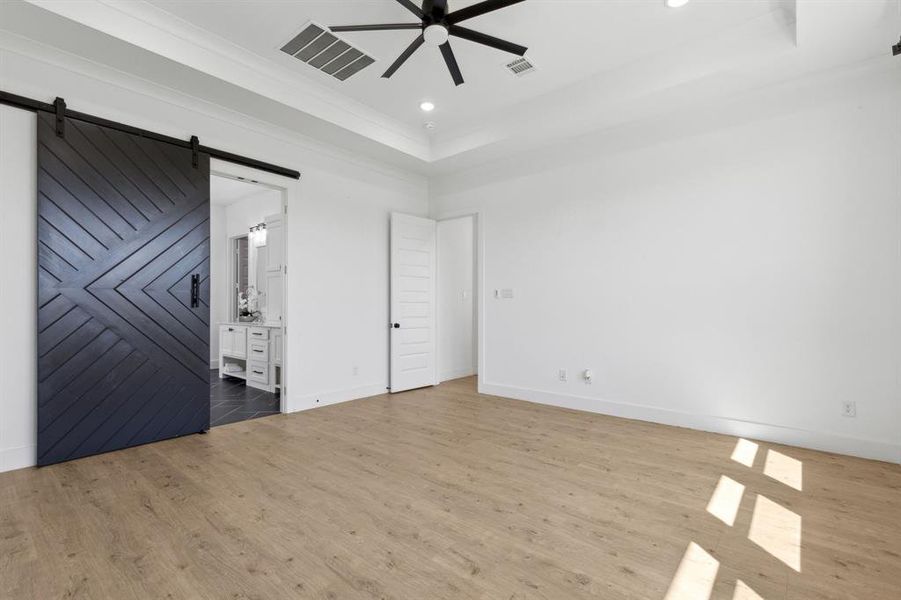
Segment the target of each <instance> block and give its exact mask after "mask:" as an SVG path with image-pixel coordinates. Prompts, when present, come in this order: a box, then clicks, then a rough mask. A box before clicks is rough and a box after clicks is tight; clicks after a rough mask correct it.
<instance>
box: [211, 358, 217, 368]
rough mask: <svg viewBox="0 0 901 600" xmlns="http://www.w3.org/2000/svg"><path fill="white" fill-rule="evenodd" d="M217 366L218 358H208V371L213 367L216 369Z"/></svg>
mask: <svg viewBox="0 0 901 600" xmlns="http://www.w3.org/2000/svg"><path fill="white" fill-rule="evenodd" d="M218 368H219V359H218V358H211V359H210V371H212V370H214V369H218Z"/></svg>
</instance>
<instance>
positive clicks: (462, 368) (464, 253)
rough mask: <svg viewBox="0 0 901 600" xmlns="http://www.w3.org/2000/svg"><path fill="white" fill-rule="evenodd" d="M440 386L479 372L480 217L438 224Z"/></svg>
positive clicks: (460, 218) (474, 216) (445, 220)
mask: <svg viewBox="0 0 901 600" xmlns="http://www.w3.org/2000/svg"><path fill="white" fill-rule="evenodd" d="M437 232H438V233H437V245H438V260H437V263H438V273H437V280H438V284H437V320H438V383H441V382H443V381H448V380H452V379H460V378H463V377H472V376H475V375H477V374H478V370H479V366H478V365H479V323H478V302H477V299H478V297H479V289H478V255H479V253H478V231H477V217H476V215H465V216H461V217H454V218H451V219H444V220H440V221H438V222H437Z"/></svg>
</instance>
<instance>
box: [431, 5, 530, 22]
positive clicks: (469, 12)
mask: <svg viewBox="0 0 901 600" xmlns="http://www.w3.org/2000/svg"><path fill="white" fill-rule="evenodd" d="M520 2H525V0H485V1H484V2H479V3H478V4H473V5H472V6H467V7H466V8H461V9H460V10H455V11H454V12H452V13H451V14H449V15H447V22H448V23H449V24H451V25H453V24H454V23H459V22H460V21H465V20H466V19H471V18H473V17H478V16H480V15H484V14H485V13H490V12H494V11H496V10H500V9H502V8H507V7H508V6H512V5H514V4H519V3H520Z"/></svg>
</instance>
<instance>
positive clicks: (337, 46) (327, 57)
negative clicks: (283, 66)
mask: <svg viewBox="0 0 901 600" xmlns="http://www.w3.org/2000/svg"><path fill="white" fill-rule="evenodd" d="M281 50H282V52H284V53H285V54H290V55H291V56H293V57H294V58H296V59H298V60H301V61H303V62H305V63H307V64H308V65H310V66H311V67H314V68H316V69H319V70H320V71H322V72H323V73H326V74H328V75H331V76H332V77H334V78H335V79H338V80H340V81H345V80H347V78H348V77H350V76H351V75H354V74H356V73H359V72H360V71H362V70H363V69H365V68H366V67H368V66H369V65H371V64H372V63H374V62H375V59H374V58H372V57H371V56H368V55H366V54H364V53H363V52H362V51H361V50H358V49H356V48H354V47H353V46H351V45H350V44H348V43H347V42H345V41H344V40H341V39H338V36H336V35H335V34H334V33H332V32H331V31H329V30H328V28H327V27H324V26H322V25H317V24H316V23H312V22H311V23H309V24H308V25H307V26H306V27H304V28H303V30H301V32H300V33H298V34H297V35H296V36H294V37H293V38H291V41H290V42H288V43H287V44H285V45H284V46H282V48H281Z"/></svg>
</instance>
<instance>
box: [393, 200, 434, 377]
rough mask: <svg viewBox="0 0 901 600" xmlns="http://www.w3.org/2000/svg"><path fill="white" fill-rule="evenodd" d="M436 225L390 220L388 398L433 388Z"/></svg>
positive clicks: (398, 216) (428, 221)
mask: <svg viewBox="0 0 901 600" xmlns="http://www.w3.org/2000/svg"><path fill="white" fill-rule="evenodd" d="M435 234H436V223H435V221H433V220H431V219H423V218H421V217H413V216H410V215H403V214H399V213H393V214H392V215H391V393H396V392H403V391H405V390H412V389H414V388H421V387H426V386H429V385H435V384H436V383H437V382H438V381H437V379H438V375H437V369H436V360H435V354H436V343H435V325H436V323H435V320H436V317H435V315H436V311H435V295H436V290H435V283H436V277H435V275H436V273H435V271H436V266H435V255H436V254H437V244H436V235H435Z"/></svg>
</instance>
